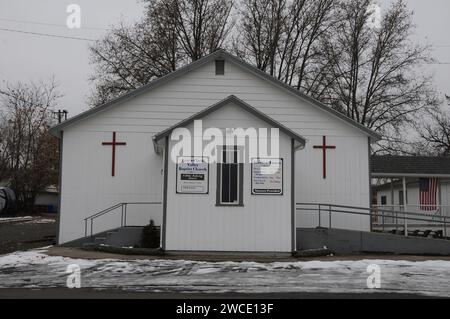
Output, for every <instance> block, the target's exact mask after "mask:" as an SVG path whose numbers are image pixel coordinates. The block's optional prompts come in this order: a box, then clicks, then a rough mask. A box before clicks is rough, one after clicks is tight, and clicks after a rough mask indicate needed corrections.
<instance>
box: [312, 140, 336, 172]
mask: <svg viewBox="0 0 450 319" xmlns="http://www.w3.org/2000/svg"><path fill="white" fill-rule="evenodd" d="M322 139H323V142H322V145H314V148H315V149H321V150H322V154H323V155H322V158H323V178H324V179H326V178H327V150H334V149H336V146H334V145H327V137H326V136H324V137H323V138H322Z"/></svg>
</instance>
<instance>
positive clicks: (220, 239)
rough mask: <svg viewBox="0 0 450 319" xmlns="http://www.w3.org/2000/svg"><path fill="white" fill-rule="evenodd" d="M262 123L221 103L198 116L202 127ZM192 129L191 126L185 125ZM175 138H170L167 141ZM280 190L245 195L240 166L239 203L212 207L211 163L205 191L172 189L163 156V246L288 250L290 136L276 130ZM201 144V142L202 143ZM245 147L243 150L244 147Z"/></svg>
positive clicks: (248, 178)
mask: <svg viewBox="0 0 450 319" xmlns="http://www.w3.org/2000/svg"><path fill="white" fill-rule="evenodd" d="M228 118H233V119H238V118H239V119H240V120H241V121H240V124H241V123H242V124H243V126H242V127H243V128H244V129H246V128H248V127H254V128H261V127H268V125H267V123H265V122H263V121H261V120H258V119H256V118H255V117H254V116H253V115H251V114H250V113H248V112H246V111H244V110H242V109H241V108H239V107H238V106H235V105H227V106H224V107H223V108H222V109H220V110H218V111H216V112H214V113H212V114H210V115H208V116H206V117H205V118H204V119H203V128H204V129H207V128H209V127H218V128H223V129H225V128H227V127H230V128H233V127H236V123H235V122H234V120H224V119H228ZM188 128H189V129H190V130H191V132H193V129H192V125H190V126H189V127H188ZM224 134H225V133H224ZM175 143H176V142H174V141H171V142H170V146H173V145H174V144H175ZM280 144H281V145H280V157H281V158H283V175H284V176H283V195H282V196H271V195H269V196H267V195H266V196H264V195H251V185H250V183H251V174H250V167H251V165H250V164H249V163H248V162H247V163H246V164H245V165H244V180H243V202H244V207H216V183H217V166H216V165H217V164H211V165H210V167H209V181H210V182H209V194H206V195H191V194H176V191H175V189H176V186H175V181H176V165H175V163H173V162H172V161H169V172H168V200H167V227H166V229H167V230H166V249H167V250H172V251H178V250H191V251H247V252H290V251H291V189H290V188H291V176H290V172H291V171H290V168H291V165H290V154H291V151H290V149H291V139H290V138H289V137H287V136H286V135H284V134H282V133H280ZM205 145H206V143H205ZM246 151H248V149H247V150H246Z"/></svg>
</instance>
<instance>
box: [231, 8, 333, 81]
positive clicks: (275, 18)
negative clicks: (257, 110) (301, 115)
mask: <svg viewBox="0 0 450 319" xmlns="http://www.w3.org/2000/svg"><path fill="white" fill-rule="evenodd" d="M337 3H338V1H337V0H298V1H292V0H245V1H244V2H243V4H242V8H241V11H240V15H241V17H240V23H239V33H238V37H237V40H236V41H235V44H234V47H235V51H236V52H237V54H238V55H239V56H240V57H242V58H244V59H247V60H248V61H249V62H250V63H252V64H254V65H255V66H256V67H257V68H259V69H261V70H263V71H266V72H268V73H269V74H271V75H273V76H276V77H277V78H278V79H280V80H282V81H284V82H285V83H288V84H289V85H292V86H295V87H296V88H297V89H302V90H303V89H304V90H308V87H304V84H305V82H304V79H305V77H306V74H307V70H308V69H309V68H310V67H311V65H313V64H314V60H315V59H319V56H320V55H321V50H320V48H319V44H320V39H321V38H322V37H325V36H329V34H328V31H329V30H330V27H331V26H332V25H333V24H334V23H336V21H337V20H338V16H337V14H336V12H335V10H336V5H337Z"/></svg>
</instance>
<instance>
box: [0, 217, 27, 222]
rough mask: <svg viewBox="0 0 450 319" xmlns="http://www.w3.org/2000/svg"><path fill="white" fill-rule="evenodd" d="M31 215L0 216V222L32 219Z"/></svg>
mask: <svg viewBox="0 0 450 319" xmlns="http://www.w3.org/2000/svg"><path fill="white" fill-rule="evenodd" d="M33 218H34V217H33V216H19V217H2V218H0V223H12V222H23V221H30V220H33Z"/></svg>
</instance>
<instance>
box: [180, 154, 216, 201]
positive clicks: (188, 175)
mask: <svg viewBox="0 0 450 319" xmlns="http://www.w3.org/2000/svg"><path fill="white" fill-rule="evenodd" d="M176 184H177V185H176V188H177V194H208V189H209V185H208V184H209V165H208V162H207V161H206V158H204V157H179V158H178V160H177V181H176Z"/></svg>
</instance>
